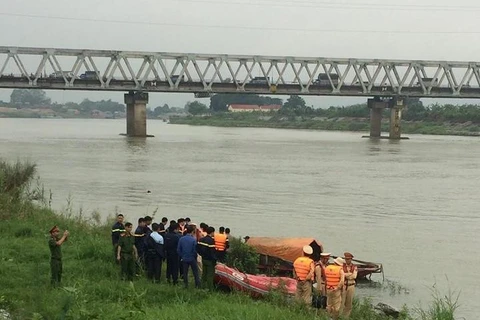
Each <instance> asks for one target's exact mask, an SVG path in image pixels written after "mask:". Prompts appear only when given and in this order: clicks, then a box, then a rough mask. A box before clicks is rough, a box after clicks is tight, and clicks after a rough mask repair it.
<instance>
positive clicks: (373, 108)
mask: <svg viewBox="0 0 480 320" xmlns="http://www.w3.org/2000/svg"><path fill="white" fill-rule="evenodd" d="M404 102H405V101H404V99H403V98H398V97H394V98H393V99H391V100H389V101H385V100H380V99H378V98H374V99H368V101H367V106H368V108H370V135H369V136H364V138H379V139H408V138H405V137H402V130H401V122H402V111H403V108H404V107H405V104H404ZM386 108H390V109H391V111H390V134H389V135H388V137H382V114H383V110H384V109H386Z"/></svg>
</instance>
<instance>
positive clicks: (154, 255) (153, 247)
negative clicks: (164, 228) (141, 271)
mask: <svg viewBox="0 0 480 320" xmlns="http://www.w3.org/2000/svg"><path fill="white" fill-rule="evenodd" d="M152 229H153V232H152V233H151V234H150V236H149V237H148V238H147V239H146V241H147V246H146V263H147V278H148V279H149V280H152V281H153V282H154V283H155V282H156V283H160V276H161V275H162V261H163V259H164V258H165V248H164V240H163V236H162V235H161V234H160V233H159V231H160V225H159V224H158V223H154V224H152Z"/></svg>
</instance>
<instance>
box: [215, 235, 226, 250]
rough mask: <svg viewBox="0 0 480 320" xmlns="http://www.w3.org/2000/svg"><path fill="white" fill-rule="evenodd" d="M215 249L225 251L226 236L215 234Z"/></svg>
mask: <svg viewBox="0 0 480 320" xmlns="http://www.w3.org/2000/svg"><path fill="white" fill-rule="evenodd" d="M215 249H216V250H217V251H225V249H227V235H226V234H224V233H217V234H215Z"/></svg>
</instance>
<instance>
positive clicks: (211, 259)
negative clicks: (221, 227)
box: [197, 227, 217, 290]
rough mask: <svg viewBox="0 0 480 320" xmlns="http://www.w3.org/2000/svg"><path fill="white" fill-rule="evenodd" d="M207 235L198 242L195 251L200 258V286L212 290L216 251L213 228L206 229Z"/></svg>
mask: <svg viewBox="0 0 480 320" xmlns="http://www.w3.org/2000/svg"><path fill="white" fill-rule="evenodd" d="M206 232H207V235H206V236H205V237H203V238H201V239H200V241H198V245H197V251H198V253H199V254H200V255H201V256H202V263H203V270H202V285H203V287H204V288H205V289H208V290H213V288H214V282H213V281H214V278H215V265H216V264H217V256H216V254H217V251H216V250H215V240H214V237H215V236H216V235H215V228H214V227H207V231H206Z"/></svg>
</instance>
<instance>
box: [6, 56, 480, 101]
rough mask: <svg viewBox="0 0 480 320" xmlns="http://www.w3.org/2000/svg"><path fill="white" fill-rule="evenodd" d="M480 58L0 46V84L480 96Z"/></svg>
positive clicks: (202, 94) (197, 91)
mask: <svg viewBox="0 0 480 320" xmlns="http://www.w3.org/2000/svg"><path fill="white" fill-rule="evenodd" d="M479 70H480V62H455V61H421V60H370V59H334V58H332V59H331V58H321V57H310V58H308V57H280V56H278V57H275V56H253V55H252V56H246V55H225V54H193V53H164V52H132V51H110V50H76V49H55V48H28V47H0V88H28V89H34V88H39V89H57V90H98V91H139V92H183V93H187V92H189V93H195V94H196V96H197V97H208V96H210V95H211V94H213V93H257V94H283V95H292V94H298V95H323V96H368V97H371V96H379V97H382V96H384V97H392V96H403V97H442V98H480V71H479Z"/></svg>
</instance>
